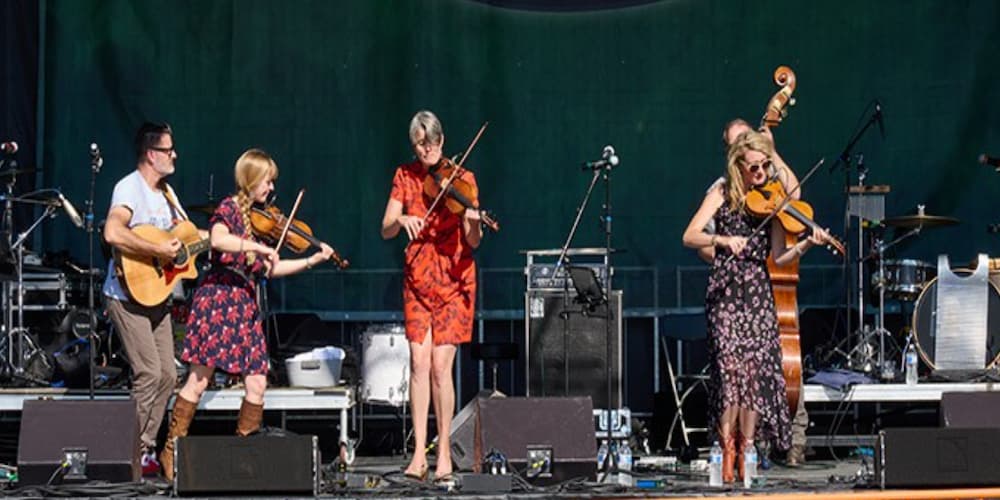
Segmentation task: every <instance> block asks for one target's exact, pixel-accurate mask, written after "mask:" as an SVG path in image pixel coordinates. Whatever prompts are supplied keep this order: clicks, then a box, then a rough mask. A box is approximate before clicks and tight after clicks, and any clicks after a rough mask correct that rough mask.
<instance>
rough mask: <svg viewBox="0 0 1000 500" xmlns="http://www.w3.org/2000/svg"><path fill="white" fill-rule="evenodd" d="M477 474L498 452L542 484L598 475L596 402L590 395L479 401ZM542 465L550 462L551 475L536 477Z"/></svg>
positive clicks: (476, 446)
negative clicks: (533, 467)
mask: <svg viewBox="0 0 1000 500" xmlns="http://www.w3.org/2000/svg"><path fill="white" fill-rule="evenodd" d="M475 438H476V439H475V443H476V444H475V450H476V456H477V457H478V460H476V463H475V464H474V467H473V470H475V472H482V471H481V470H480V465H481V464H482V462H483V459H484V458H485V457H486V456H487V455H489V454H490V452H491V451H492V450H497V451H499V452H500V453H502V454H503V455H504V457H506V459H507V461H508V463H510V464H511V465H512V466H513V467H514V468H515V469H517V471H520V472H522V475H523V476H525V477H527V478H529V480H533V481H534V482H535V483H537V484H552V483H557V482H561V481H565V480H567V479H572V478H576V477H586V478H589V479H591V480H593V479H595V478H596V474H597V462H596V457H597V445H596V439H595V438H594V406H593V404H592V403H591V402H590V398H493V399H480V400H479V415H478V418H477V419H476V436H475ZM529 454H534V456H535V457H538V458H535V459H534V462H535V464H536V465H542V464H541V462H543V461H545V460H548V466H549V467H547V469H548V470H549V472H548V473H544V474H541V475H538V476H534V475H533V474H532V473H531V472H530V471H528V470H526V469H528V465H529V464H528V456H529Z"/></svg>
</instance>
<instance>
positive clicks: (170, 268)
mask: <svg viewBox="0 0 1000 500" xmlns="http://www.w3.org/2000/svg"><path fill="white" fill-rule="evenodd" d="M132 232H133V233H135V234H136V235H137V236H139V237H140V238H142V239H144V240H146V241H149V242H151V243H163V242H165V241H169V240H170V239H172V238H177V239H178V240H180V242H181V249H180V250H179V251H178V252H177V257H175V258H174V259H173V260H167V259H162V258H160V257H153V256H150V255H138V254H131V253H127V252H122V251H119V250H116V251H115V255H114V257H115V272H116V273H117V274H118V280H119V281H120V282H121V283H122V285H123V286H124V288H125V290H126V291H127V292H128V294H129V296H130V297H131V298H132V300H133V301H135V302H137V303H139V304H142V305H144V306H155V305H159V304H162V303H163V302H164V301H165V300H167V297H169V296H170V294H171V292H173V290H174V287H176V286H177V283H178V282H179V281H180V280H182V279H193V278H197V277H198V267H197V266H196V265H195V257H197V256H198V254H200V253H202V252H204V251H205V250H208V249H209V248H210V246H211V245H210V243H209V240H208V238H202V237H201V235H200V234H199V233H198V228H197V227H195V225H194V224H193V223H191V221H187V220H186V221H181V222H180V223H178V224H177V225H176V226H174V227H172V228H171V229H170V230H169V231H164V230H163V229H160V228H158V227H156V226H152V225H148V224H142V225H138V226H135V227H133V228H132Z"/></svg>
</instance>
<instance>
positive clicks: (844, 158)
mask: <svg viewBox="0 0 1000 500" xmlns="http://www.w3.org/2000/svg"><path fill="white" fill-rule="evenodd" d="M872 104H875V106H876V108H875V112H874V113H872V114H871V116H870V117H868V121H867V122H865V124H864V126H862V127H861V128H860V129H858V131H857V132H855V133H854V135H853V136H851V138H850V139H849V140H848V141H847V145H846V146H844V150H843V151H842V152H841V153H840V155H839V156H837V160H836V161H834V162H833V164H831V165H830V172H833V171H834V170H836V169H837V167H840V166H841V165H843V167H844V196H846V197H847V200H846V202H845V203H844V207H845V208H844V234H845V235H847V234H848V233H849V232H850V230H851V214H850V210H849V208H848V207H850V187H851V169H852V168H853V165H852V163H851V156H852V152H853V150H854V146H855V145H857V143H858V141H860V140H861V138H862V137H863V136H864V135H865V132H867V131H868V129H869V128H871V126H872V125H874V124H876V123H878V122H879V120H880V119H881V116H882V111H881V109H880V108H879V107H878V102H877V101H874V100H873V101H872V102H871V103H869V107H870V106H871V105H872ZM860 158H863V157H860ZM861 162H863V159H859V163H858V168H859V178H860V179H859V182H860V183H861V184H864V178H865V176H867V170H864V171H863V172H862V171H861V165H862V163H861ZM863 246H864V227H863V225H862V224H861V222H860V221H859V222H858V247H859V248H858V259H853V260H852V258H851V246H850V245H846V248H845V250H846V252H845V255H844V261H843V263H842V266H844V267H843V269H842V271H841V276H845V277H846V276H847V267H848V266H850V265H851V262H852V261H854V260H857V262H856V264H857V266H858V268H857V276H858V282H857V294H858V328H859V329H863V327H864V322H865V311H864V297H863V294H864V264H863V263H862V262H861V261H860V258H861V252H862V250H861V247H863ZM844 286H845V295H846V296H847V300H846V301H845V310H846V315H845V316H846V318H847V325H846V329H847V330H848V334H847V335H848V337H850V329H851V305H852V304H853V300H852V296H853V293H852V290H851V283H848V280H847V279H844ZM851 347H852V346H850V345H848V351H850V350H851ZM848 363H850V360H848Z"/></svg>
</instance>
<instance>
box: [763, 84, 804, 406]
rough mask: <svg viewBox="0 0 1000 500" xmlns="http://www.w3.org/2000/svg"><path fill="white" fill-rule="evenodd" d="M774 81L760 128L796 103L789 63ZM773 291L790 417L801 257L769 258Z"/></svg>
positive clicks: (797, 382) (796, 382)
mask: <svg viewBox="0 0 1000 500" xmlns="http://www.w3.org/2000/svg"><path fill="white" fill-rule="evenodd" d="M774 83H775V84H776V85H778V86H779V87H781V89H780V90H778V92H776V93H775V94H774V96H772V97H771V100H770V101H768V104H767V109H766V111H765V112H764V117H763V118H762V119H761V127H767V128H774V127H777V126H778V125H779V124H780V123H781V121H782V120H783V119H784V118H785V116H787V114H788V107H789V106H794V105H795V99H794V98H793V97H792V93H793V92H795V73H794V72H793V71H792V69H791V68H789V67H788V66H779V67H778V69H776V70H774ZM785 240H786V241H785V244H786V245H790V244H795V242H796V240H797V236H796V235H794V234H791V233H786V234H785ZM767 269H768V272H769V274H770V275H771V288H772V290H773V292H774V308H775V310H776V312H777V314H778V338H779V339H780V341H781V372H782V375H784V378H785V388H786V399H787V400H788V409H789V414H790V416H792V417H794V416H795V412H796V410H797V409H798V406H799V398H800V397H801V393H802V347H801V344H800V343H799V301H798V284H799V259H798V258H796V259H795V260H794V261H792V262H790V263H788V264H787V265H785V266H784V267H779V266H778V265H777V264H775V263H774V256H773V255H772V256H770V257H768V258H767Z"/></svg>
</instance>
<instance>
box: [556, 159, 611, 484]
mask: <svg viewBox="0 0 1000 500" xmlns="http://www.w3.org/2000/svg"><path fill="white" fill-rule="evenodd" d="M612 166H613V165H610V164H608V165H606V166H604V167H602V168H595V169H594V175H593V176H592V177H591V179H590V185H588V186H587V192H586V194H584V196H583V201H582V202H581V203H580V206H579V207H577V209H576V218H575V219H574V220H573V226H572V227H571V228H570V230H569V235H568V236H567V237H566V242H565V243H563V246H562V250H561V251H560V253H559V259H558V260H556V267H555V271H554V272H553V276H558V273H559V271H560V270H561V269H562V267H563V266H564V265H565V264H566V263H567V262H568V259H567V257H566V254H567V252H569V246H570V244H571V243H572V241H573V237H574V236H575V235H576V230H577V229H578V228H579V226H580V218H581V217H582V216H583V211H584V209H585V208H586V207H587V204H588V203H589V202H590V196H591V195H592V194H593V192H594V186H596V185H597V181H598V180H599V179H601V178H602V177H603V179H604V205H603V207H602V213H601V221H602V228H603V230H604V252H605V253H604V265H605V267H606V268H607V273H606V274H607V278H606V279H605V283H604V285H605V286H604V307H605V311H604V325H605V344H606V345H605V348H606V351H605V356H606V358H605V363H604V374H605V383H606V384H607V390H608V392H607V398H608V399H607V406H608V408H605V409H603V411H604V412H605V414H606V416H607V420H606V421H607V440H608V454H607V457H606V458H605V460H606V464H605V463H601V464H597V467H598V470H600V468H601V467H602V466H605V465H607V468H606V469H605V470H606V471H607V473H605V475H604V480H607V478H608V475H609V474H610V472H611V471H613V470H616V469H617V468H618V458H617V457H616V456H615V454H614V453H612V452H611V444H612V442H613V441H612V438H613V436H612V427H613V425H612V422H611V413H612V412H611V405H612V398H613V397H614V394H613V390H612V387H611V362H612V359H611V357H612V345H611V301H610V297H611V274H612V273H611V168H612ZM563 273H564V274H566V276H567V282H568V279H569V274H568V273H567V272H566V271H563ZM565 293H567V294H568V291H567V292H565ZM563 297H564V299H563V300H564V305H565V303H566V301H567V300H568V298H567V297H566V295H564V296H563ZM564 321H568V320H567V319H566V317H564ZM564 335H565V330H564ZM563 348H564V350H565V348H566V342H565V337H564V341H563ZM567 357H568V356H567V353H566V352H564V353H563V358H564V360H565V359H566V358H567ZM564 376H565V377H566V378H567V379H568V377H569V373H568V372H567V373H565V374H564Z"/></svg>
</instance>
